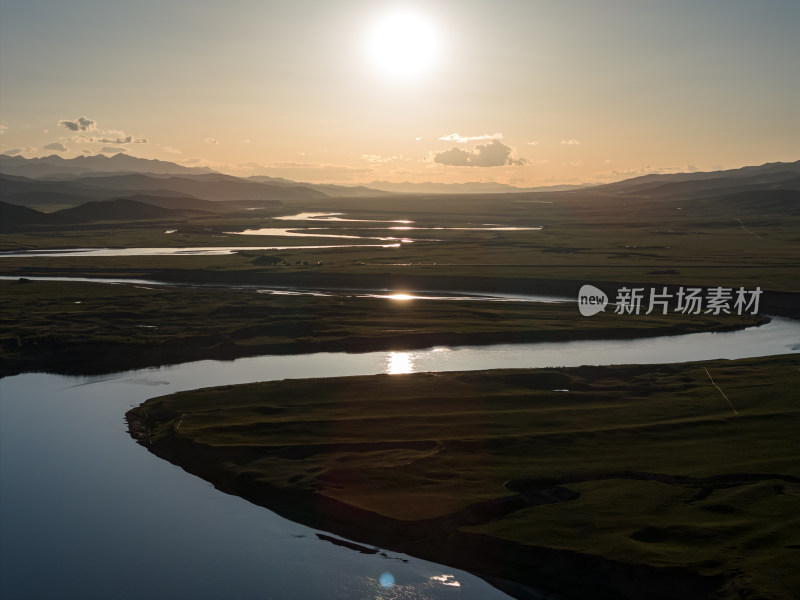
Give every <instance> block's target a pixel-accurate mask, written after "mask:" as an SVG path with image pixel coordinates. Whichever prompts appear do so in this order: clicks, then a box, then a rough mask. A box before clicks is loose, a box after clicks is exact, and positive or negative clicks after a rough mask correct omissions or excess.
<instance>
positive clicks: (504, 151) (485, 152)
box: [433, 139, 526, 167]
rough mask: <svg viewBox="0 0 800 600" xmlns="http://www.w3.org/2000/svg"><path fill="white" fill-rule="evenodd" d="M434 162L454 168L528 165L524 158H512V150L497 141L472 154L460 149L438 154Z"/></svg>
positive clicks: (434, 157) (476, 148) (477, 149)
mask: <svg viewBox="0 0 800 600" xmlns="http://www.w3.org/2000/svg"><path fill="white" fill-rule="evenodd" d="M433 161H434V162H436V163H439V164H440V165H448V166H452V167H502V166H505V165H510V166H520V165H524V164H525V163H526V161H525V159H524V158H520V159H514V158H511V148H510V147H509V146H506V145H505V144H504V143H502V142H501V141H500V140H497V139H494V140H492V141H491V143H489V144H479V145H477V146H475V150H473V151H471V152H470V151H467V150H461V149H459V148H451V149H450V150H445V151H444V152H437V153H436V154H434V155H433Z"/></svg>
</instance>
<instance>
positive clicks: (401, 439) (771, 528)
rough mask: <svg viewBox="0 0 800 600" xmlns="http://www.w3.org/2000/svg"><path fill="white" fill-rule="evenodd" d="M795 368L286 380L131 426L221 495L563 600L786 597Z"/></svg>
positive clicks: (768, 364)
mask: <svg viewBox="0 0 800 600" xmlns="http://www.w3.org/2000/svg"><path fill="white" fill-rule="evenodd" d="M799 361H800V359H798V357H797V356H796V355H787V356H777V357H770V358H761V359H746V360H737V361H711V362H706V363H686V364H672V365H659V366H653V365H634V366H625V367H580V368H574V369H547V370H538V371H537V370H524V371H523V370H502V371H492V372H477V373H476V372H471V373H463V372H462V373H423V374H416V375H406V376H391V377H390V376H373V377H351V378H340V379H328V380H292V381H282V382H274V383H269V384H251V385H243V386H228V387H225V388H213V389H204V390H197V391H193V392H185V393H181V394H176V395H172V396H165V397H162V398H156V399H153V400H149V401H148V402H146V403H145V404H143V405H142V406H141V407H139V408H136V409H134V410H132V411H130V412H129V413H128V420H129V424H130V430H131V433H132V435H134V437H136V438H137V440H138V441H139V442H140V443H142V444H144V445H145V446H147V447H148V448H149V449H150V450H151V451H152V452H154V453H155V454H157V455H159V456H161V457H163V458H166V459H167V460H170V461H172V462H174V463H175V464H178V465H180V466H181V467H183V468H184V469H186V470H187V471H189V472H192V473H194V474H196V475H198V476H200V477H203V478H204V479H207V480H208V481H211V482H212V483H213V484H214V485H215V486H217V487H219V488H220V489H222V490H223V491H226V492H228V493H233V494H236V495H240V496H243V497H245V498H247V499H248V500H251V501H253V502H255V503H258V504H261V505H264V506H267V507H268V508H270V509H271V510H274V511H276V512H278V513H279V514H281V515H284V516H287V517H289V518H291V519H293V520H297V521H300V522H303V523H306V524H309V525H311V526H314V527H319V528H322V529H325V530H326V531H332V532H334V533H337V534H340V535H344V536H346V537H348V538H350V539H354V540H356V541H358V542H360V543H364V544H372V545H378V546H381V547H385V548H388V549H392V550H397V551H403V552H407V553H409V554H412V555H414V556H418V557H422V558H427V559H430V560H435V561H436V562H441V563H444V564H449V565H452V566H455V567H458V568H466V569H468V570H472V571H474V572H476V573H480V574H485V575H488V576H495V577H501V578H505V579H511V580H513V581H517V582H521V583H526V584H530V585H535V586H542V587H545V588H547V589H550V590H553V591H556V592H558V593H561V594H564V595H565V596H568V597H576V598H578V597H586V596H587V595H591V596H592V597H596V598H619V597H622V598H674V597H685V598H709V597H719V598H723V597H738V596H731V594H743V597H749V596H751V595H752V596H753V597H755V596H758V597H765V598H781V597H788V595H787V594H792V593H797V591H798V590H799V589H800V580H798V578H797V574H796V570H795V569H794V568H793V566H792V565H793V564H795V561H796V556H795V555H796V553H797V539H798V535H799V534H800V520H798V517H797V516H796V511H795V510H794V508H793V507H796V503H797V494H798V491H799V490H800V472H798V470H797V467H796V461H795V456H794V452H793V450H792V449H793V440H794V436H795V433H794V432H796V430H797V426H798V420H800V413H799V412H798V409H797V407H796V406H795V404H796V403H795V402H794V400H795V399H796V383H797V381H796V377H797V375H796V373H797V369H798V367H800V362H799ZM712 377H713V380H712V379H711V378H712ZM566 390H568V391H566ZM720 391H724V392H725V393H726V396H725V397H723V396H722V395H721V394H720ZM726 398H727V399H728V401H729V402H730V404H728V402H726ZM223 404H224V406H225V410H224V411H222V410H220V406H222V405H223ZM734 410H735V411H736V412H735V413H734ZM782 594H783V595H782Z"/></svg>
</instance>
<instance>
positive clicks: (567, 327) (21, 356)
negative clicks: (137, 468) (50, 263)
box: [0, 281, 769, 376]
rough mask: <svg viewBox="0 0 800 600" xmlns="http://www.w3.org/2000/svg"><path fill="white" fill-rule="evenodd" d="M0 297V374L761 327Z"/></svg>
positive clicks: (210, 296)
mask: <svg viewBox="0 0 800 600" xmlns="http://www.w3.org/2000/svg"><path fill="white" fill-rule="evenodd" d="M393 289H396V290H403V289H408V288H403V287H396V288H393ZM0 292H1V293H0V297H2V306H3V313H4V318H3V322H2V323H1V324H0V358H1V359H2V360H1V361H0V376H7V375H13V374H16V373H21V372H24V371H48V372H55V373H62V374H100V373H112V372H118V371H121V370H128V369H134V368H145V367H152V366H160V365H166V364H177V363H181V362H188V361H194V360H202V359H228V360H229V359H235V358H242V357H247V356H258V355H263V354H298V353H311V352H334V351H345V352H369V351H374V350H409V349H418V348H427V347H434V346H463V345H486V344H498V343H526V342H557V341H568V340H600V339H636V338H643V337H654V336H662V335H681V334H686V333H693V332H699V331H730V330H735V329H741V328H744V327H748V326H751V325H755V324H763V323H766V322H768V320H769V319H768V318H767V317H764V316H761V315H746V316H737V315H706V314H701V315H680V314H669V315H649V316H646V315H638V316H635V317H632V316H627V315H615V314H614V313H613V311H610V310H609V311H607V312H606V313H601V314H598V315H595V316H593V317H591V318H582V317H580V315H579V313H578V311H577V308H576V306H575V305H574V304H570V303H535V302H514V301H509V302H488V301H487V302H481V301H469V302H458V301H438V300H424V299H414V300H403V299H392V298H369V297H357V296H355V295H353V296H350V295H339V296H331V297H314V296H281V295H271V294H260V293H258V289H257V288H251V289H230V288H225V287H220V288H198V287H189V288H187V287H150V286H145V285H141V284H136V285H107V284H101V283H87V282H61V281H27V282H25V281H23V282H18V281H0Z"/></svg>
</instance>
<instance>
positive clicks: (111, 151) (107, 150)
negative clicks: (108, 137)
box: [100, 146, 126, 154]
mask: <svg viewBox="0 0 800 600" xmlns="http://www.w3.org/2000/svg"><path fill="white" fill-rule="evenodd" d="M125 150H126V149H125V148H114V147H113V146H104V147H103V148H102V149H101V150H100V153H101V154H117V153H118V152H125Z"/></svg>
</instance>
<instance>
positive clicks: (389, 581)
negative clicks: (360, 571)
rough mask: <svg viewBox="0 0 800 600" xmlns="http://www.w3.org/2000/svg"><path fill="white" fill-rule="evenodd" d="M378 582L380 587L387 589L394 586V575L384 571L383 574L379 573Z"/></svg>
mask: <svg viewBox="0 0 800 600" xmlns="http://www.w3.org/2000/svg"><path fill="white" fill-rule="evenodd" d="M378 581H379V582H380V584H381V586H383V587H385V588H387V589H388V588H390V587H392V586H393V585H394V575H392V574H391V573H389V572H388V571H386V572H385V573H381V576H380V577H379V578H378Z"/></svg>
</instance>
